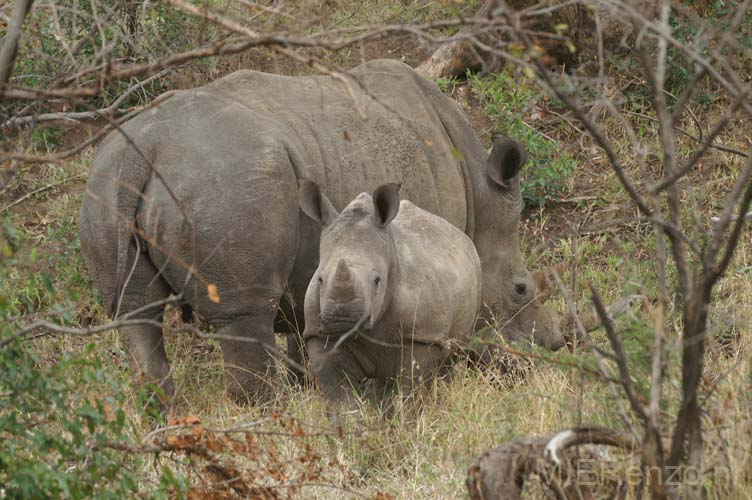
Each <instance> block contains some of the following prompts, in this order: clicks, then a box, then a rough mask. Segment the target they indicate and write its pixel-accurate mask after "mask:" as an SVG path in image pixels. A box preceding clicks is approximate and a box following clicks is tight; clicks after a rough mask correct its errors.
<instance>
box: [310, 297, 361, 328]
mask: <svg viewBox="0 0 752 500" xmlns="http://www.w3.org/2000/svg"><path fill="white" fill-rule="evenodd" d="M359 322H360V323H361V326H360V328H361V329H363V330H370V328H371V321H370V314H368V312H367V310H366V306H365V304H364V303H363V301H362V300H358V299H355V300H351V301H349V302H346V303H343V304H342V303H340V304H329V305H328V306H327V307H326V308H325V309H324V310H323V311H322V312H321V333H324V334H327V335H331V334H337V333H345V332H347V331H349V330H352V329H353V328H355V326H356V325H357V324H358V323H359Z"/></svg>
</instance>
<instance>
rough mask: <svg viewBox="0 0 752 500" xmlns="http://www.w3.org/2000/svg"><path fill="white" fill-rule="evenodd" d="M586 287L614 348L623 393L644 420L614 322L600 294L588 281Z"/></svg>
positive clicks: (644, 416)
mask: <svg viewBox="0 0 752 500" xmlns="http://www.w3.org/2000/svg"><path fill="white" fill-rule="evenodd" d="M588 288H590V293H591V297H592V300H593V305H594V306H595V311H596V312H597V313H598V316H599V317H600V319H601V323H603V327H604V329H605V330H606V336H608V340H609V342H610V343H611V348H612V349H613V350H614V355H613V359H614V361H616V365H617V367H618V369H619V376H620V381H619V382H620V384H621V386H622V388H623V389H624V394H625V395H626V396H627V400H628V401H629V403H630V405H631V406H632V410H633V411H634V412H635V413H636V414H637V416H638V417H640V419H642V420H643V421H644V422H646V421H647V414H646V413H645V408H644V407H643V406H642V404H641V403H640V402H639V401H638V400H637V397H636V392H635V388H634V384H633V383H632V375H631V374H630V373H629V368H628V367H627V357H626V354H625V353H624V349H623V348H622V345H621V342H620V341H619V337H618V336H617V335H616V329H615V328H614V322H613V320H612V319H611V317H610V316H609V314H608V311H606V307H605V306H604V305H603V301H602V300H601V297H600V295H598V292H597V291H596V289H595V287H594V286H593V284H592V283H588Z"/></svg>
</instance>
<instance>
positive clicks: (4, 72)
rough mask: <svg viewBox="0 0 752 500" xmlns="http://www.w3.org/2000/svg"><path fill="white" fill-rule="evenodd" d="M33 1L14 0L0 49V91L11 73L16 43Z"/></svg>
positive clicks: (16, 47) (16, 48)
mask: <svg viewBox="0 0 752 500" xmlns="http://www.w3.org/2000/svg"><path fill="white" fill-rule="evenodd" d="M33 1H34V0H16V4H15V6H14V7H13V13H12V14H11V19H10V23H9V25H8V29H7V30H6V32H5V41H4V42H3V46H2V47H1V48H0V90H1V89H2V88H3V87H4V86H5V84H6V83H7V81H8V78H10V75H11V73H12V72H13V63H14V62H15V59H16V52H17V51H18V41H19V40H20V39H21V35H22V34H23V24H24V21H25V20H26V16H27V15H28V13H29V10H30V9H31V4H32V2H33Z"/></svg>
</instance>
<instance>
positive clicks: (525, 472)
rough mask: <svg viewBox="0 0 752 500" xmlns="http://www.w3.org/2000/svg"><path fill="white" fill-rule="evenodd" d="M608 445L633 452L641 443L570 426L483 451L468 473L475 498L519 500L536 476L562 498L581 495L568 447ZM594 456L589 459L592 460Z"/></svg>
mask: <svg viewBox="0 0 752 500" xmlns="http://www.w3.org/2000/svg"><path fill="white" fill-rule="evenodd" d="M586 444H592V445H606V446H613V447H616V448H619V449H623V450H627V451H634V450H637V449H638V448H639V447H640V443H639V442H638V441H637V440H636V439H635V438H633V437H632V436H631V435H629V434H626V433H623V432H619V431H614V430H611V429H604V428H596V427H590V428H574V429H567V430H563V431H560V432H557V433H556V434H554V435H552V436H544V437H532V438H529V437H528V438H519V439H515V440H513V441H510V442H509V443H507V444H505V445H503V446H500V447H499V448H495V449H493V450H489V451H487V452H485V453H484V454H482V455H481V456H480V457H478V459H477V460H476V461H475V463H474V464H473V465H472V466H470V469H469V470H468V473H467V480H466V482H465V484H466V485H467V490H468V493H469V495H470V498H471V499H472V500H517V499H520V498H521V495H522V490H523V487H524V486H525V481H526V480H527V479H528V477H529V476H530V475H533V474H535V475H537V476H538V477H539V478H540V479H541V482H542V483H543V484H545V485H546V486H547V487H548V488H549V489H550V490H551V491H552V492H553V494H554V495H555V497H556V498H559V499H568V498H580V495H581V494H582V492H581V491H580V486H581V485H579V484H577V483H578V481H577V477H578V470H577V468H576V467H574V466H573V465H572V463H571V462H570V457H569V455H568V453H567V450H568V449H569V448H572V447H574V446H580V445H586ZM592 461H593V459H589V463H592Z"/></svg>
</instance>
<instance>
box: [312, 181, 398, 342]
mask: <svg viewBox="0 0 752 500" xmlns="http://www.w3.org/2000/svg"><path fill="white" fill-rule="evenodd" d="M300 206H301V208H302V209H303V212H304V213H305V214H307V215H308V216H309V217H311V218H312V219H314V220H316V221H318V222H319V223H321V224H322V226H323V229H322V232H321V241H320V244H319V266H318V268H317V269H316V272H315V273H314V275H313V279H312V281H311V284H310V285H309V288H308V294H315V295H316V298H317V299H318V308H319V310H318V313H319V321H320V326H321V332H320V333H323V334H327V335H334V334H341V333H345V332H347V331H349V330H351V329H352V328H354V327H355V326H356V325H360V327H361V328H362V329H364V330H369V329H371V328H372V327H373V326H374V325H375V324H376V323H377V322H378V320H379V318H380V317H381V315H382V314H383V312H384V309H385V308H386V306H387V305H388V299H389V297H390V296H391V293H390V292H391V290H392V289H393V288H394V281H395V279H396V274H397V269H396V259H394V258H393V257H394V255H395V249H394V240H393V238H392V236H391V232H390V228H389V227H388V226H389V223H390V222H391V221H392V219H394V217H395V216H396V215H397V211H398V210H399V187H398V186H397V185H395V184H386V185H384V186H381V187H379V188H378V189H376V191H374V193H373V196H371V195H368V194H366V193H361V194H360V195H358V197H357V198H355V199H354V200H353V201H352V202H350V204H349V205H347V207H345V209H344V210H343V211H342V213H337V211H336V210H335V209H334V207H333V206H332V205H331V203H330V202H329V200H328V199H327V198H326V196H325V195H324V194H323V193H321V191H320V190H319V188H318V186H317V185H316V184H315V183H313V182H311V181H302V182H301V186H300Z"/></svg>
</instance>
